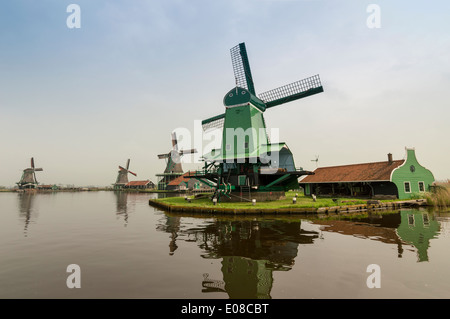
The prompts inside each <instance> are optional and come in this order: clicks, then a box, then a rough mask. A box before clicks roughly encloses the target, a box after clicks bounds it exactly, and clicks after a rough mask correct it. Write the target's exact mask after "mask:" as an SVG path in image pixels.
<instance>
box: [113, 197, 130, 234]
mask: <svg viewBox="0 0 450 319" xmlns="http://www.w3.org/2000/svg"><path fill="white" fill-rule="evenodd" d="M114 195H115V196H116V216H117V217H118V218H123V221H124V225H123V226H124V227H127V225H128V193H127V192H122V191H114Z"/></svg>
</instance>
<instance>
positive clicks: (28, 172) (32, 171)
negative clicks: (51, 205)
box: [17, 157, 43, 189]
mask: <svg viewBox="0 0 450 319" xmlns="http://www.w3.org/2000/svg"><path fill="white" fill-rule="evenodd" d="M42 171H43V169H42V168H35V167H34V158H33V157H32V158H31V167H30V168H26V169H24V170H23V174H22V178H21V179H20V181H19V182H18V183H17V185H18V186H19V188H20V189H25V188H36V187H37V185H38V184H39V183H38V181H37V179H36V172H42Z"/></svg>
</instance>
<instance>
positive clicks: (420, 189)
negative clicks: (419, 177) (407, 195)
mask: <svg viewBox="0 0 450 319" xmlns="http://www.w3.org/2000/svg"><path fill="white" fill-rule="evenodd" d="M419 192H425V183H424V182H419Z"/></svg>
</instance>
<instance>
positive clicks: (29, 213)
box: [17, 192, 37, 237]
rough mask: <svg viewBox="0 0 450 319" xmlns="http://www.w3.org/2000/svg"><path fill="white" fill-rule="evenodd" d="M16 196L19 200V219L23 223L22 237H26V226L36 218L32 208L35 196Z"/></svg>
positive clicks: (35, 212) (20, 194)
mask: <svg viewBox="0 0 450 319" xmlns="http://www.w3.org/2000/svg"><path fill="white" fill-rule="evenodd" d="M17 196H18V197H17V198H18V200H19V217H20V219H21V220H23V221H24V235H25V237H27V235H28V226H29V225H30V224H31V223H32V222H34V220H35V219H36V218H37V211H35V210H34V207H33V201H34V199H35V196H36V194H35V193H34V192H23V193H19V194H18V195H17Z"/></svg>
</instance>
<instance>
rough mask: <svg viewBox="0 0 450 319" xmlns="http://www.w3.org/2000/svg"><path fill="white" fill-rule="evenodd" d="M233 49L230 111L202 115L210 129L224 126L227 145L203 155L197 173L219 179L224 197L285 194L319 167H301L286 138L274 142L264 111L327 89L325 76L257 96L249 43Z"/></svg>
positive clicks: (214, 180)
mask: <svg viewBox="0 0 450 319" xmlns="http://www.w3.org/2000/svg"><path fill="white" fill-rule="evenodd" d="M230 51H231V61H232V65H233V70H234V76H235V79H236V87H234V88H233V89H231V90H230V91H229V92H228V93H227V94H226V95H225V97H224V99H223V104H224V105H225V113H223V114H220V115H217V116H214V117H211V118H209V119H206V120H204V121H202V126H203V130H204V131H208V130H211V129H214V128H219V129H220V128H222V146H221V148H219V149H214V150H212V151H211V152H210V153H208V154H204V155H203V160H204V161H205V167H204V170H203V171H201V172H197V173H196V178H199V179H200V178H201V179H202V180H203V181H204V182H205V181H209V182H210V184H213V185H214V186H215V188H216V192H215V196H216V197H218V198H221V197H222V198H223V196H225V197H226V198H228V199H233V200H236V199H239V198H240V199H241V200H242V198H243V197H244V196H245V197H246V198H248V196H249V195H250V194H251V193H252V192H259V193H265V194H264V195H265V196H263V198H274V196H275V197H277V196H278V197H280V196H284V192H285V191H287V190H289V189H293V188H297V187H298V177H299V176H302V175H306V174H313V173H312V172H308V171H304V170H303V169H297V168H296V167H295V164H294V158H293V156H292V153H291V151H290V150H289V148H288V147H287V145H286V144H285V143H270V141H269V137H268V135H267V132H266V125H265V121H264V116H263V113H264V111H265V110H267V109H269V108H272V107H275V106H278V105H281V104H284V103H287V102H291V101H295V100H298V99H301V98H304V97H307V96H310V95H313V94H317V93H320V92H323V88H322V84H321V83H320V78H319V76H318V75H315V76H312V77H309V78H306V79H303V80H300V81H297V82H294V83H291V84H288V85H285V86H282V87H279V88H276V89H274V90H270V91H267V92H265V93H262V94H259V95H258V96H257V95H256V92H255V86H254V84H253V78H252V74H251V71H250V64H249V61H248V56H247V50H246V48H245V43H240V44H239V45H237V46H235V47H233V48H232V49H231V50H230ZM255 195H256V194H254V195H253V196H252V197H254V196H255ZM250 196H251V195H250Z"/></svg>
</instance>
